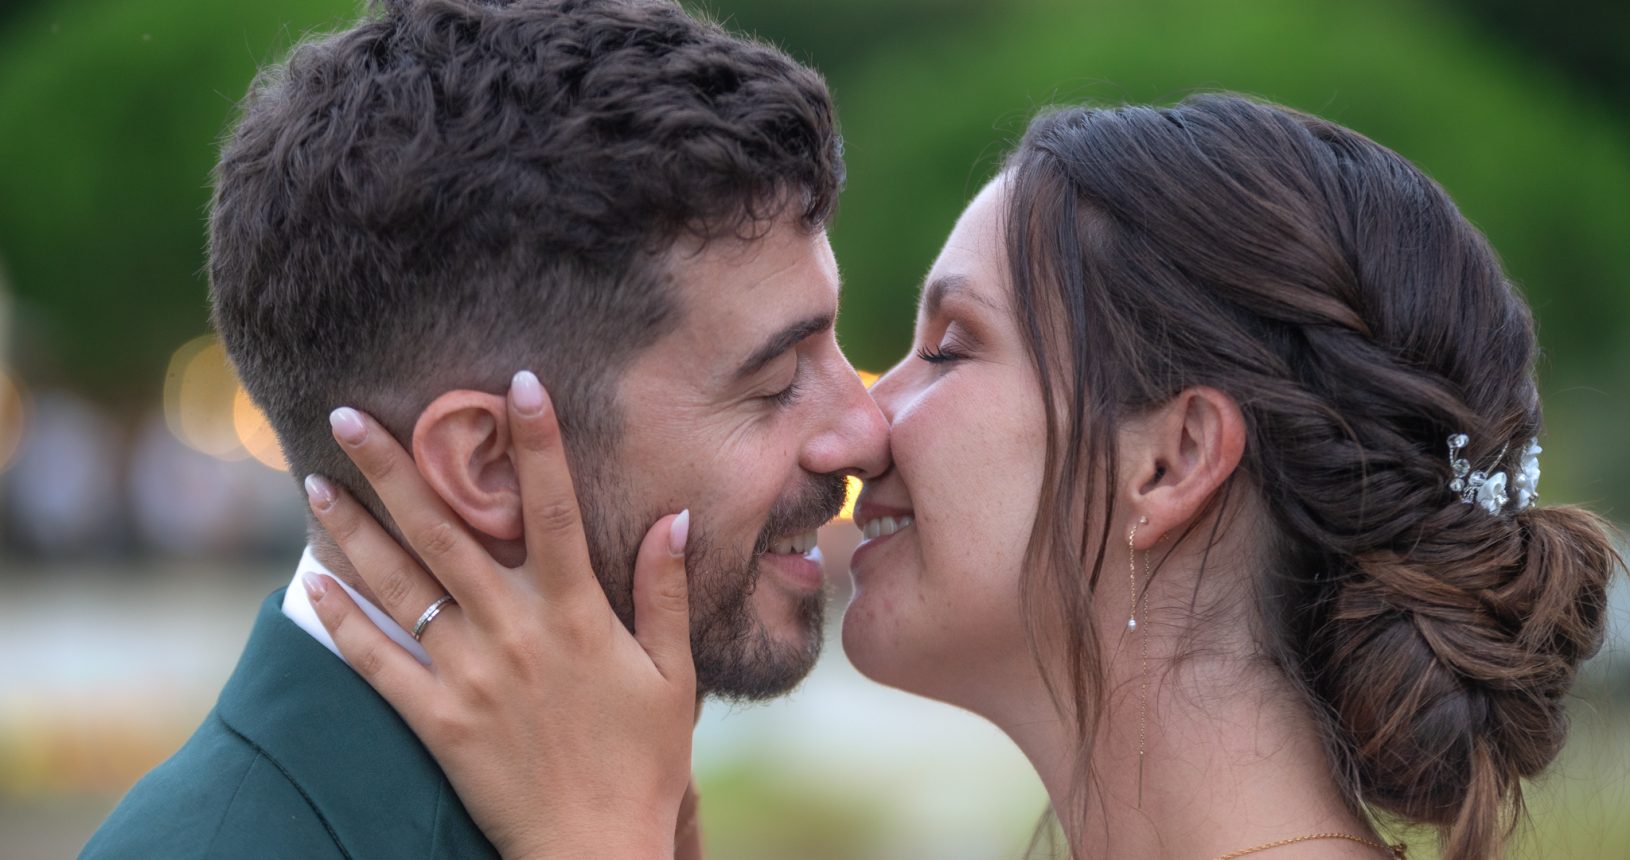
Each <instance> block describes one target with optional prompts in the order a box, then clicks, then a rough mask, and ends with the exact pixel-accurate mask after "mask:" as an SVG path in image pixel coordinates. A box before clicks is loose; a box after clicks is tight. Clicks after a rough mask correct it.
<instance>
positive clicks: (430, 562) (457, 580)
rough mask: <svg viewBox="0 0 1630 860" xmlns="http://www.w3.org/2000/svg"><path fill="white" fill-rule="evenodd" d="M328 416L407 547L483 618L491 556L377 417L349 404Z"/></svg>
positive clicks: (470, 609) (455, 595)
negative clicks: (394, 523) (483, 600)
mask: <svg viewBox="0 0 1630 860" xmlns="http://www.w3.org/2000/svg"><path fill="white" fill-rule="evenodd" d="M328 420H329V424H330V425H332V427H333V430H334V438H335V440H337V441H338V442H339V443H340V448H341V449H342V450H343V451H345V453H346V456H348V457H350V458H351V462H353V463H356V464H357V468H358V469H361V470H362V474H363V476H364V477H366V478H367V479H368V483H369V484H370V485H372V486H373V489H374V492H375V493H376V494H378V495H379V500H380V501H381V502H383V503H384V504H385V509H386V510H387V511H389V512H390V515H391V518H392V519H394V520H395V521H396V527H397V528H398V529H399V530H401V532H402V537H403V538H404V539H405V540H406V541H407V543H408V546H410V547H412V548H413V551H414V552H416V553H418V554H419V558H421V559H423V560H424V564H425V566H426V567H428V568H430V572H431V573H432V574H434V575H435V577H436V579H438V580H440V581H441V584H442V585H443V586H444V587H445V588H446V590H447V592H448V593H450V594H452V595H453V597H454V598H455V599H456V600H458V601H459V605H461V606H463V607H464V608H465V610H466V611H468V612H470V613H471V614H472V615H477V616H479V615H480V614H481V606H482V605H483V604H482V603H481V598H482V597H483V596H484V595H487V594H488V592H490V591H491V585H492V577H491V576H489V575H488V574H489V573H490V572H491V570H492V557H491V556H489V555H488V554H487V552H486V550H484V549H482V548H481V545H480V544H478V543H476V541H475V538H473V537H471V536H470V532H469V530H468V529H467V528H465V526H464V521H463V520H461V519H459V517H458V515H457V514H455V513H453V511H452V509H451V508H449V507H447V503H446V502H444V501H442V498H441V496H439V495H437V494H436V491H435V490H432V489H431V488H430V485H429V484H426V483H425V480H424V477H423V476H422V475H420V474H419V469H418V467H417V466H416V465H415V464H414V462H413V458H412V457H411V456H409V454H408V452H407V451H404V450H402V446H401V445H398V444H397V443H396V439H395V438H394V437H392V436H391V434H390V433H389V432H388V431H386V430H385V428H384V427H381V426H380V425H379V423H378V422H377V421H374V420H373V418H371V417H369V416H367V415H365V414H363V413H362V412H360V411H359V410H356V409H352V408H351V407H349V406H341V407H340V408H338V409H335V410H334V411H333V412H332V413H330V414H329V418H328ZM426 605H428V604H426ZM420 609H421V610H422V609H423V607H420ZM415 612H416V613H417V610H416V611H415ZM414 617H415V618H416V617H417V614H415V616H414ZM412 620H413V619H412V618H410V619H409V621H410V622H411V621H412Z"/></svg>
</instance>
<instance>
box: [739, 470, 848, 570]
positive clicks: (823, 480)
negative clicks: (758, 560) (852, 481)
mask: <svg viewBox="0 0 1630 860" xmlns="http://www.w3.org/2000/svg"><path fill="white" fill-rule="evenodd" d="M848 494H849V485H848V482H847V481H846V480H844V477H843V476H842V475H820V476H818V477H816V478H814V479H813V480H811V481H810V483H809V485H808V486H806V487H805V488H804V489H803V490H802V491H800V492H799V493H798V494H797V495H796V496H793V497H792V498H788V499H783V500H782V501H779V502H777V503H776V504H775V507H773V508H771V509H770V514H769V516H768V517H766V518H765V521H764V530H763V531H761V532H759V535H758V540H757V541H756V542H754V544H753V555H755V556H758V555H763V554H764V553H766V552H768V551H769V549H770V544H771V543H773V542H774V541H775V539H776V538H780V537H786V536H787V535H791V534H799V533H802V532H807V531H813V530H815V529H818V528H820V527H821V526H824V525H826V524H827V523H829V522H831V521H832V518H833V517H836V516H837V515H838V514H839V513H841V512H842V511H843V502H844V499H845V498H847V497H848Z"/></svg>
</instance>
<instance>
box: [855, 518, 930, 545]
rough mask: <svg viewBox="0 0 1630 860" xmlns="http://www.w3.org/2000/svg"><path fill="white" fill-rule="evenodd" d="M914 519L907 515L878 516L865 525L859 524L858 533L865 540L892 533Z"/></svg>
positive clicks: (914, 520)
mask: <svg viewBox="0 0 1630 860" xmlns="http://www.w3.org/2000/svg"><path fill="white" fill-rule="evenodd" d="M916 521H917V518H916V517H913V516H909V515H908V516H903V517H880V518H878V519H875V520H869V521H867V523H866V524H865V525H863V526H861V527H860V534H861V536H863V537H864V538H865V539H866V540H871V539H872V538H877V537H883V536H885V535H891V534H894V533H895V532H897V531H899V530H901V529H903V528H905V527H906V526H909V525H911V524H912V523H914V522H916Z"/></svg>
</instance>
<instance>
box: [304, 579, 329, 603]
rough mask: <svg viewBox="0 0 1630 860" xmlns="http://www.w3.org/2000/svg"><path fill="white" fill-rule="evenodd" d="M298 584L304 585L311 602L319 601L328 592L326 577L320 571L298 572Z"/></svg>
mask: <svg viewBox="0 0 1630 860" xmlns="http://www.w3.org/2000/svg"><path fill="white" fill-rule="evenodd" d="M300 584H301V585H304V586H305V587H306V596H307V597H309V598H311V602H312V603H317V602H319V601H321V600H322V599H323V596H324V595H326V594H328V577H326V576H323V575H322V574H320V573H309V572H308V573H302V574H300Z"/></svg>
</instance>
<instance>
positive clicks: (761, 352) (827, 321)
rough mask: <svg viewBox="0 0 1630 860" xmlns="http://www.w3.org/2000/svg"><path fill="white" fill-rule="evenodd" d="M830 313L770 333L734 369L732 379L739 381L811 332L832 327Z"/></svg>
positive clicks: (816, 332)
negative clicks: (739, 365) (759, 345)
mask: <svg viewBox="0 0 1630 860" xmlns="http://www.w3.org/2000/svg"><path fill="white" fill-rule="evenodd" d="M832 323H833V316H832V314H822V315H820V316H813V317H809V318H807V319H802V320H799V321H798V322H795V323H793V324H792V325H789V326H787V327H786V328H784V329H782V330H780V331H778V332H776V333H775V334H773V335H771V336H770V338H769V340H766V341H765V342H764V345H763V346H761V347H759V348H758V349H756V350H754V351H753V354H752V355H750V356H748V357H747V360H746V361H744V362H742V363H741V367H739V368H737V369H736V373H735V376H734V379H735V380H736V381H737V382H740V381H741V380H743V379H746V378H747V377H749V376H752V375H753V374H755V373H758V372H759V371H760V370H763V369H764V367H765V366H766V365H768V364H769V363H770V362H772V361H774V360H775V359H776V357H777V356H779V355H781V354H782V353H784V352H786V351H787V350H789V349H792V348H793V347H795V346H797V345H798V344H799V342H801V341H803V339H804V338H806V337H809V336H810V335H812V334H820V333H821V332H823V331H827V330H829V329H831V328H832Z"/></svg>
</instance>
